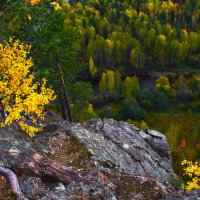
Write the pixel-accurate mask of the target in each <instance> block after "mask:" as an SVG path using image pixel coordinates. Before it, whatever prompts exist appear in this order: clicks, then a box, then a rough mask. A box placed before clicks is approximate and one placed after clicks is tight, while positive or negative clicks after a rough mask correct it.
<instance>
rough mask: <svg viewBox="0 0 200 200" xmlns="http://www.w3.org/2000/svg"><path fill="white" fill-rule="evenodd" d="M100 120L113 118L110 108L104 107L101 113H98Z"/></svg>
mask: <svg viewBox="0 0 200 200" xmlns="http://www.w3.org/2000/svg"><path fill="white" fill-rule="evenodd" d="M99 117H100V118H104V117H106V118H115V114H114V112H113V110H112V108H111V107H109V106H105V107H104V108H103V109H102V111H101V112H100V113H99Z"/></svg>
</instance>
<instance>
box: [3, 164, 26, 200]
mask: <svg viewBox="0 0 200 200" xmlns="http://www.w3.org/2000/svg"><path fill="white" fill-rule="evenodd" d="M0 175H2V176H5V177H7V179H8V181H9V184H10V187H11V189H12V191H13V193H14V194H15V195H16V197H17V199H18V200H28V199H27V198H26V197H24V195H23V193H22V192H21V190H20V187H19V183H18V179H17V176H16V175H15V174H14V173H13V172H12V171H11V170H10V169H7V168H4V167H0Z"/></svg>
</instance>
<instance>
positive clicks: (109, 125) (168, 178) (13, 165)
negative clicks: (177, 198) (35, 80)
mask: <svg viewBox="0 0 200 200" xmlns="http://www.w3.org/2000/svg"><path fill="white" fill-rule="evenodd" d="M0 152H1V154H0V166H1V167H7V168H9V169H11V170H12V171H14V172H15V174H16V175H17V177H18V179H19V184H20V188H21V190H22V192H23V193H24V195H25V196H26V197H28V198H34V199H39V200H40V199H41V200H46V199H48V200H49V199H52V200H57V199H59V200H62V199H110V200H114V199H137V200H140V199H141V200H142V199H149V200H150V199H153V200H154V199H162V198H165V196H166V195H167V194H168V193H169V192H172V191H174V189H175V185H174V179H176V178H177V177H176V175H175V173H174V171H173V168H172V163H171V156H170V150H169V147H168V144H167V141H166V138H165V136H164V135H162V134H161V133H159V132H156V131H152V130H147V131H141V130H139V129H138V128H136V127H134V126H133V125H130V124H128V123H125V122H117V121H114V120H111V119H110V120H108V119H104V120H100V119H94V120H90V121H88V122H85V123H83V124H78V123H69V122H67V121H64V120H62V119H61V118H60V117H58V116H57V115H55V114H54V113H49V114H48V115H47V118H46V122H45V128H44V131H43V132H42V133H38V134H37V136H36V137H35V138H33V139H30V138H28V137H27V136H26V134H24V133H23V132H21V131H20V129H19V128H18V126H17V125H12V126H10V127H6V128H1V129H0ZM0 181H1V182H2V183H4V184H3V185H4V186H3V187H2V188H1V187H0V199H1V191H2V194H3V193H5V188H8V185H6V182H5V181H2V178H1V177H0ZM0 185H1V184H0ZM7 191H8V193H9V190H7ZM7 196H9V195H8V194H7ZM2 198H3V199H4V200H6V198H5V196H4V197H2ZM7 199H9V198H7Z"/></svg>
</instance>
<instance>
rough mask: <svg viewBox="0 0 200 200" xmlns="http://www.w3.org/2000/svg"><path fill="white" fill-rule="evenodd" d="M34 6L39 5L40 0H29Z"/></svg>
mask: <svg viewBox="0 0 200 200" xmlns="http://www.w3.org/2000/svg"><path fill="white" fill-rule="evenodd" d="M29 2H30V3H31V5H32V6H34V5H37V4H39V3H40V0H29Z"/></svg>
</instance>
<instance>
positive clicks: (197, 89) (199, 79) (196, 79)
mask: <svg viewBox="0 0 200 200" xmlns="http://www.w3.org/2000/svg"><path fill="white" fill-rule="evenodd" d="M187 86H188V89H189V91H190V92H191V93H192V95H193V96H194V97H195V98H197V97H199V96H200V75H193V76H192V78H190V79H189V81H188V82H187Z"/></svg>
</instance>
